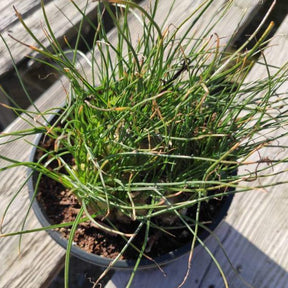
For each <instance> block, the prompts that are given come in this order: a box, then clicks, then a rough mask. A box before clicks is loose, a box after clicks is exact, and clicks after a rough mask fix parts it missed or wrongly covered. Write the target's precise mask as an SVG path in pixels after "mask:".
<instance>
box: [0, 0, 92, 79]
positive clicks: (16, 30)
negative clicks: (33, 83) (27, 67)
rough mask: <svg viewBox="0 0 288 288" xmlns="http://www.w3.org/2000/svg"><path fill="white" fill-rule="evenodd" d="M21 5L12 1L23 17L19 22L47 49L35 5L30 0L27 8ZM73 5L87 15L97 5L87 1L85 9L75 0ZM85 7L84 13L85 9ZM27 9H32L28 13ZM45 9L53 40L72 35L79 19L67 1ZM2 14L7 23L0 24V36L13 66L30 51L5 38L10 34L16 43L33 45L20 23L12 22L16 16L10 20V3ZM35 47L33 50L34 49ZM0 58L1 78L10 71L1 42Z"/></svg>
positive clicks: (12, 13)
mask: <svg viewBox="0 0 288 288" xmlns="http://www.w3.org/2000/svg"><path fill="white" fill-rule="evenodd" d="M23 2H25V1H15V7H16V8H17V10H18V12H19V13H24V16H23V20H24V21H25V23H26V24H27V26H28V27H30V28H31V31H33V33H34V34H35V35H36V37H37V38H38V40H39V41H41V43H42V44H43V45H44V46H46V47H48V46H49V45H50V43H49V41H48V39H47V38H46V36H45V33H44V31H43V27H42V25H43V23H44V21H41V20H40V19H43V18H42V17H43V14H42V10H41V7H40V4H39V1H32V0H30V2H29V3H28V5H24V3H23ZM74 2H75V3H76V4H77V5H78V6H79V8H80V9H81V10H82V11H86V14H89V13H91V11H93V10H94V9H95V7H96V5H97V3H94V2H92V1H89V3H88V5H86V1H80V0H76V1H74ZM31 6H32V7H31ZM86 6H87V9H86V8H85V7H86ZM29 8H32V9H31V10H29ZM45 8H46V13H47V15H48V18H49V20H50V23H51V26H52V28H53V30H54V31H55V36H56V38H58V39H61V38H62V37H63V36H64V35H68V36H69V35H70V36H71V35H73V34H74V35H75V34H76V30H75V26H77V24H78V23H80V21H81V19H82V15H81V14H80V13H79V12H78V11H77V9H76V8H75V7H74V5H73V4H72V3H71V1H57V2H55V1H49V2H48V3H46V4H45ZM22 9H23V11H22ZM85 9H86V10H85ZM4 12H5V13H6V15H8V20H6V21H3V20H2V21H1V25H3V26H4V25H6V26H4V27H5V28H4V27H3V28H1V30H3V31H1V33H2V35H3V37H4V38H5V39H6V41H7V44H8V46H9V47H10V49H11V51H12V55H13V57H14V60H15V62H16V63H18V62H20V61H21V60H23V58H24V57H25V56H26V55H27V54H30V53H31V49H30V48H28V47H25V46H24V45H21V44H20V43H18V42H16V41H15V40H13V39H11V38H10V37H9V36H8V34H11V35H12V36H13V37H14V38H16V39H19V40H20V39H21V41H23V42H24V43H27V44H30V45H35V41H34V40H32V39H31V37H30V36H29V35H28V34H27V33H26V32H25V30H24V28H23V27H22V25H21V23H20V22H19V21H15V17H16V16H14V14H15V13H14V10H13V8H12V5H11V3H10V5H8V6H7V5H5V11H4ZM6 15H5V17H3V18H4V19H5V18H6ZM9 15H13V17H12V16H10V17H9ZM64 15H65V16H64ZM10 18H11V19H10ZM68 19H69V20H68ZM70 21H71V22H70ZM35 46H36V47H37V45H35ZM0 55H1V57H0V75H2V74H4V73H6V72H7V71H9V70H11V69H12V68H13V67H12V62H11V60H10V56H9V53H8V51H7V49H6V47H5V45H4V43H2V41H1V42H0Z"/></svg>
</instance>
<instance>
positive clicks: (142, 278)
mask: <svg viewBox="0 0 288 288" xmlns="http://www.w3.org/2000/svg"><path fill="white" fill-rule="evenodd" d="M147 2H148V1H146V2H145V3H147ZM196 2H197V3H196ZM200 2H201V1H195V5H196V4H199V3H200ZM215 2H216V1H215ZM225 2H226V1H224V0H222V1H217V3H215V4H213V6H212V10H211V11H213V12H215V11H217V10H219V9H221V7H223V6H222V5H223V4H224V3H225ZM177 4H178V5H176V7H177V9H174V10H173V11H172V12H171V14H170V16H169V17H170V18H169V23H175V22H177V20H179V19H180V18H182V19H183V17H184V16H185V15H188V13H189V11H190V12H191V11H192V9H193V8H195V7H191V3H190V1H188V0H186V1H183V0H182V1H180V0H178V2H177ZM51 5H52V4H51ZM160 5H161V7H159V11H161V13H159V15H158V17H159V18H158V19H162V18H161V17H163V15H165V11H167V7H168V6H169V5H167V1H164V0H162V1H161V2H160ZM255 5H258V3H257V4H255ZM255 5H254V4H253V5H252V4H251V1H248V0H246V1H244V0H242V1H240V0H239V1H235V5H233V6H232V8H231V12H230V14H228V17H227V18H225V19H226V20H225V21H223V22H220V23H218V24H217V25H216V27H215V29H214V30H213V32H212V33H214V32H215V33H218V34H219V36H220V37H221V38H222V37H227V38H226V39H227V40H228V39H229V37H230V36H231V35H232V34H233V33H234V31H235V30H236V29H237V28H238V25H239V21H240V20H241V19H242V16H243V14H245V12H246V13H248V12H249V11H251V10H252V9H253V8H254V7H255ZM210 13H212V12H210ZM245 15H249V14H245ZM246 17H248V16H246ZM245 19H246V18H245V17H244V18H243V19H242V21H245ZM131 21H135V19H134V20H133V19H131ZM208 21H210V18H209V14H208V15H206V17H203V19H201V23H202V24H199V26H198V29H199V30H200V28H201V27H204V25H205V24H206V23H208ZM227 23H228V24H227ZM38 24H39V23H38ZM137 25H138V22H137V21H136V22H135V27H137ZM133 27H134V26H133ZM137 32H138V31H137V29H136V28H135V32H134V33H135V39H137V35H138V34H137ZM110 36H111V39H113V37H115V31H114V32H112V33H111V34H110ZM20 38H21V39H22V37H20ZM63 83H64V84H65V83H66V85H67V82H66V81H65V80H63V81H62V83H60V82H58V83H56V84H55V85H53V86H52V87H51V89H49V90H48V91H47V92H46V93H44V94H43V96H42V97H41V98H40V99H39V100H38V101H37V102H36V105H37V106H39V108H40V109H41V110H45V109H47V108H48V107H53V106H57V105H60V104H61V103H62V102H63V100H64V99H65V93H64V90H63V87H62V85H63ZM25 127H27V124H26V123H25V122H24V121H22V120H20V119H17V120H16V121H14V122H13V123H12V124H11V125H10V126H9V127H8V128H7V129H6V131H11V130H14V129H19V130H20V129H24V128H25ZM29 140H31V139H29ZM0 149H1V153H2V152H3V153H5V155H7V156H10V157H14V158H15V159H18V160H20V159H21V160H24V159H27V157H28V155H29V152H30V149H31V147H30V146H29V145H28V144H27V143H26V142H25V141H23V140H21V141H17V142H15V143H11V144H7V145H4V146H0ZM1 165H4V164H3V163H2V164H1V162H0V166H1ZM25 177H26V174H25V170H23V169H15V170H13V171H10V172H8V173H2V174H1V178H0V205H1V206H0V214H2V213H3V211H4V209H5V207H6V206H7V204H8V203H9V200H10V199H11V197H12V195H13V193H15V191H17V188H18V187H19V185H20V183H22V181H23V179H25ZM26 192H27V190H25V189H24V190H23V191H22V192H21V195H19V197H18V198H17V200H16V202H15V203H14V204H13V207H11V211H10V213H8V215H7V219H6V221H7V224H5V226H4V231H5V229H7V226H8V227H9V229H10V228H11V227H14V228H15V230H17V228H18V227H19V225H21V220H22V219H23V218H22V212H23V211H25V208H27V207H28V205H29V201H28V197H27V193H26ZM253 195H254V194H253ZM240 196H241V195H240ZM240 199H241V198H240ZM234 202H235V203H236V204H233V205H234V206H235V205H236V208H235V209H234V210H235V213H238V212H237V211H239V210H237V205H239V204H237V203H238V202H239V201H238V200H237V201H234ZM240 202H241V200H240ZM244 211H245V210H244ZM243 213H244V212H243ZM230 217H232V218H231V219H232V220H233V219H234V218H236V220H237V219H238V218H237V217H236V216H235V214H232V216H230ZM232 220H230V221H231V224H230V223H229V222H227V223H229V225H228V224H227V225H226V226H225V225H224V226H223V225H222V228H221V229H220V230H219V231H220V232H219V233H220V236H221V239H224V238H225V236H226V234H227V235H234V234H233V233H232V232H231V230H233V229H234V222H233V221H234V220H233V221H232ZM236 220H235V221H236ZM237 221H238V220H237ZM237 223H238V222H237ZM36 225H37V220H36V219H35V217H34V216H33V214H31V216H30V217H29V218H28V221H27V227H35V226H36ZM232 225H233V227H232ZM233 231H234V230H233ZM229 233H230V234H229ZM231 233H232V234H231ZM237 236H238V234H237V231H236V230H235V235H234V236H233V237H232V236H230V237H231V238H233V239H234V240H233V239H232V240H233V241H238V240H237V239H238V238H237ZM240 236H241V235H240ZM240 236H239V237H240ZM235 239H236V240H235ZM241 239H242V238H241ZM244 240H245V239H244ZM225 243H226V242H225ZM17 245H18V239H17V238H15V237H13V238H7V239H1V241H0V259H4V263H5V265H3V267H1V268H2V269H1V270H0V286H1V287H7V288H8V287H9V288H13V287H45V286H44V285H45V284H47V283H48V282H47V281H48V280H49V278H51V273H52V274H53V273H54V272H55V269H57V267H59V265H60V264H61V263H62V262H63V255H64V251H63V249H61V248H60V247H58V245H57V244H56V243H54V242H53V241H51V239H50V237H49V236H48V235H46V234H45V233H37V234H36V235H32V234H30V235H25V237H24V242H23V244H22V248H23V250H22V253H21V256H20V257H18V247H17ZM211 245H212V246H211V247H212V248H211V249H216V246H217V245H215V241H211ZM243 246H244V245H243ZM245 247H246V246H245ZM247 247H248V246H247ZM247 247H246V248H247ZM248 248H249V247H248ZM248 248H247V249H248ZM227 249H228V251H230V250H231V246H229V247H228V248H227ZM249 249H250V248H249ZM249 249H248V250H249ZM251 249H252V248H251ZM235 251H236V249H235ZM237 251H238V250H237ZM232 252H233V251H232ZM197 255H198V256H197ZM196 259H198V260H199V261H198V260H197V261H196ZM237 259H238V258H237ZM196 262H197V264H193V265H194V266H195V265H196V266H197V267H198V268H202V269H199V271H198V274H196V273H195V272H193V275H194V276H192V277H194V278H189V281H188V282H187V283H190V285H191V283H193V284H194V283H196V282H197V283H200V282H201V281H202V283H204V282H203V281H206V280H205V279H206V278H205V277H204V275H206V274H207V273H206V271H210V270H209V267H210V266H211V265H210V264H209V265H208V266H207V263H210V262H209V257H207V255H206V254H205V253H202V252H201V251H200V252H197V253H196V255H195V263H196ZM2 263H3V262H2ZM55 267H56V268H55ZM169 267H170V266H169ZM169 267H167V269H170V270H169V271H170V272H169V271H168V277H166V278H165V279H164V278H163V277H162V274H161V273H160V275H159V271H154V272H152V273H151V272H149V273H148V274H145V273H144V272H143V273H144V274H142V272H141V275H139V278H138V276H137V279H138V280H137V281H139V282H137V287H149V284H151V287H173V286H172V285H173V284H175V283H179V281H181V279H182V278H183V275H184V273H185V267H186V261H185V259H184V260H182V261H180V262H177V263H176V266H171V267H170V268H169ZM197 267H196V268H197ZM284 267H287V266H284ZM193 269H194V268H193ZM35 271H37V273H35ZM193 271H194V270H193ZM196 271H197V270H196ZM209 273H210V272H209ZM169 275H171V276H170V277H169ZM209 275H210V274H209ZM209 275H208V276H207V277H210V276H209ZM215 275H216V274H215ZM160 276H161V277H160ZM217 277H218V276H217ZM125 279H127V275H125V273H124V274H122V273H118V272H117V273H116V274H115V276H114V277H113V278H112V282H111V283H110V284H109V285H110V286H107V287H123V285H124V283H125ZM173 279H175V280H173ZM201 279H202V280H201ZM203 279H204V280H203ZM212 279H214V278H212ZM196 280H197V281H196ZM216 280H217V279H216ZM216 280H215V281H216ZM149 281H150V282H149ZM157 281H160V282H161V283H162V284H163V285H164V284H165V285H164V286H161V284H159V285H158V284H157V283H158V282H157ZM173 281H174V282H173ZM217 281H219V279H218V280H217ZM217 281H216V282H215V283H217ZM113 283H114V284H113ZM138 284H139V286H138ZM111 285H114V286H111ZM115 285H116V286H115ZM141 285H142V286H141ZM187 285H188V284H187ZM209 285H210V284H209ZM187 287H188V286H187ZM199 287H200V285H199ZM203 287H205V286H203ZM215 287H217V288H218V287H223V285H222V284H220V286H215ZM236 287H241V286H236ZM263 287H264V286H263ZM279 287H281V286H279ZM283 287H284V286H283Z"/></svg>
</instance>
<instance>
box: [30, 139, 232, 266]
mask: <svg viewBox="0 0 288 288" xmlns="http://www.w3.org/2000/svg"><path fill="white" fill-rule="evenodd" d="M41 136H42V135H39V136H38V137H37V138H36V140H35V143H34V144H35V145H34V148H33V150H32V153H31V157H30V161H33V160H34V159H35V153H36V149H37V148H36V146H37V145H38V143H39V141H40V139H41ZM30 173H31V170H29V174H30ZM28 189H29V197H30V200H31V201H32V199H33V195H34V183H33V177H31V178H30V179H29V182H28ZM232 199H233V194H231V195H230V196H227V197H226V198H225V200H223V205H222V207H221V209H220V210H219V211H218V213H217V214H216V217H215V219H214V221H213V222H212V223H211V224H210V225H208V228H209V229H210V230H214V229H215V228H216V227H217V226H218V225H219V224H220V222H221V221H222V220H223V219H224V218H225V216H226V214H227V211H228V209H229V207H230V205H231V202H232ZM32 207H33V210H34V212H35V214H36V216H37V218H38V220H39V222H40V223H41V225H42V226H43V227H47V226H50V225H51V223H50V222H49V219H48V217H47V216H46V215H45V211H43V210H42V209H41V206H40V204H39V203H38V201H37V199H34V200H33V203H32ZM47 232H48V234H49V235H50V236H51V237H52V238H53V239H54V240H55V241H56V242H57V243H58V244H59V245H61V246H62V247H63V248H65V249H66V247H67V243H68V241H67V240H66V239H65V238H63V237H62V236H61V234H60V233H59V232H57V231H54V230H47ZM208 236H209V232H207V231H204V232H202V233H200V234H199V238H200V239H201V240H205V239H206V238H207V237H208ZM190 249H191V244H190V243H188V244H186V245H185V246H183V247H181V248H179V249H176V250H174V251H171V252H169V253H167V254H165V255H162V256H160V257H156V258H155V259H154V260H155V262H156V263H157V264H158V265H161V266H163V265H166V264H168V263H170V262H173V261H174V260H175V259H177V258H180V257H182V256H184V255H186V254H187V253H189V251H190ZM71 254H72V255H73V256H76V257H78V258H80V259H82V260H84V261H87V262H89V263H92V264H94V265H97V266H101V267H107V266H108V265H109V264H110V263H111V261H112V260H111V259H109V258H105V257H102V256H98V255H96V254H92V253H88V252H86V251H84V250H82V249H81V248H79V247H78V246H72V249H71ZM134 265H135V260H119V261H118V262H117V263H116V264H115V265H114V266H113V269H116V270H131V269H133V267H134ZM155 267H156V265H155V263H154V262H152V261H149V260H148V259H146V258H143V259H142V260H141V263H140V265H139V268H138V270H142V269H149V268H155Z"/></svg>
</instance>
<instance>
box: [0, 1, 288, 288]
mask: <svg viewBox="0 0 288 288" xmlns="http://www.w3.org/2000/svg"><path fill="white" fill-rule="evenodd" d="M108 2H109V3H108ZM212 2H213V1H205V2H203V3H202V4H201V5H200V6H199V7H198V9H196V10H195V11H194V13H192V14H191V15H190V16H189V17H188V18H186V19H185V20H184V21H183V22H181V23H180V24H178V25H177V26H173V25H167V23H165V24H163V25H162V26H159V24H158V23H156V21H155V15H156V13H157V12H158V11H157V4H158V1H155V3H154V4H153V5H151V7H149V9H148V10H146V9H144V8H143V7H142V6H139V5H138V4H135V3H134V2H132V1H125V0H110V1H103V2H102V5H99V6H98V14H97V19H98V21H97V23H96V24H94V23H92V22H91V21H90V20H89V19H86V18H85V13H84V12H82V11H80V10H79V13H83V19H84V20H87V21H88V22H89V24H90V25H91V27H92V28H93V29H94V31H95V37H94V40H93V45H92V49H91V54H90V55H89V57H87V56H86V55H83V53H81V52H80V51H79V50H78V49H77V48H78V45H79V41H80V39H81V31H80V30H81V29H79V33H78V37H77V39H76V44H75V45H74V47H72V45H71V44H70V42H69V39H66V38H65V43H66V44H65V46H66V47H65V48H63V47H62V46H61V45H60V43H59V41H58V40H57V39H56V38H55V36H54V34H53V30H52V28H51V26H50V23H49V20H48V18H47V16H46V14H45V6H44V3H43V1H42V7H43V14H44V20H45V24H46V28H45V29H46V30H45V33H47V39H48V40H49V41H50V43H51V47H50V49H47V48H45V47H44V46H43V45H42V44H41V43H40V42H39V41H38V40H37V38H36V37H35V36H34V35H33V33H32V32H31V31H30V30H29V27H27V26H26V25H25V23H24V22H23V20H22V18H21V15H20V14H19V13H18V11H17V10H16V14H17V15H18V18H19V20H20V21H21V22H22V23H23V25H24V27H25V28H26V29H27V32H28V33H29V34H30V35H31V36H32V38H34V41H35V42H36V44H37V46H35V45H33V46H32V45H29V44H27V43H23V45H28V46H29V47H31V49H32V50H33V51H36V52H37V53H38V54H40V55H41V56H42V57H39V58H35V60H36V61H40V62H41V63H42V64H45V65H48V66H50V67H52V68H53V69H54V70H55V71H57V72H58V73H60V74H62V75H65V76H66V77H67V78H68V79H69V81H70V91H69V93H68V95H67V101H66V103H64V104H63V106H62V107H54V108H53V109H49V110H48V111H45V112H40V111H36V112H35V111H24V112H23V111H22V110H21V109H18V108H12V109H14V111H15V112H16V113H17V112H18V113H19V112H23V113H24V114H26V115H28V116H29V117H30V118H32V119H35V118H37V119H38V120H37V122H38V126H37V127H35V126H34V123H31V129H29V130H27V131H24V132H23V131H21V132H19V137H21V136H22V135H23V134H35V135H36V134H40V136H38V138H37V140H36V142H35V143H32V147H33V154H32V156H31V160H30V161H28V162H24V163H20V162H17V161H16V160H15V159H7V158H5V157H4V156H2V155H0V158H2V159H4V160H6V161H10V162H12V164H11V165H8V166H7V167H4V168H1V171H3V173H5V170H6V169H8V168H9V167H14V166H15V165H24V166H27V167H28V168H29V177H30V182H29V185H30V193H31V201H32V203H33V205H34V206H35V210H36V211H38V209H40V208H41V209H42V208H44V210H45V211H44V212H41V213H42V214H40V216H38V217H39V219H40V220H41V221H42V222H43V223H44V226H45V227H44V228H43V229H47V230H49V231H50V233H51V235H52V237H54V238H58V239H60V238H61V237H62V236H63V235H64V236H65V237H67V239H68V240H67V241H66V242H65V240H63V239H60V240H59V241H60V242H61V243H62V245H63V246H67V253H66V272H67V271H68V268H69V256H70V251H71V249H72V251H73V249H74V251H75V253H76V254H77V253H78V256H79V255H80V257H82V256H81V255H82V253H83V252H81V250H80V249H79V248H77V247H74V246H73V244H74V242H76V243H78V245H79V246H86V248H87V246H89V247H88V250H89V249H91V251H92V250H93V251H98V253H102V256H103V255H105V257H96V258H98V259H102V260H101V261H102V263H101V262H100V263H98V264H99V265H104V266H107V269H106V270H105V272H104V274H105V273H106V272H107V271H108V270H109V269H111V267H115V266H116V267H117V265H119V266H118V268H125V267H127V266H129V267H130V269H132V270H133V271H134V272H135V271H136V270H137V269H141V268H147V267H150V266H151V263H152V264H153V265H154V266H155V265H156V266H158V267H159V269H161V268H160V266H159V263H158V260H157V259H159V258H157V257H160V259H162V260H163V257H164V260H163V263H167V262H168V261H170V260H171V257H172V256H173V255H174V254H177V253H178V251H179V250H180V252H181V253H182V247H183V246H185V245H186V247H187V243H189V246H188V247H189V251H190V255H191V256H192V252H193V249H194V247H195V245H196V243H197V242H198V243H200V244H201V245H203V246H204V244H203V237H202V232H203V231H204V232H205V231H206V232H207V231H208V232H209V231H210V228H211V227H212V226H213V225H214V226H215V223H216V222H219V221H218V220H219V219H216V220H214V219H213V218H214V217H216V218H218V217H219V215H223V214H225V213H226V210H225V209H227V208H226V205H227V204H229V202H231V197H230V195H233V194H234V193H235V192H245V191H248V190H251V189H252V188H249V187H251V186H249V187H247V186H246V185H245V182H247V181H249V182H250V181H254V180H256V179H261V177H273V175H275V174H276V173H279V172H276V171H275V172H274V169H273V168H274V167H275V166H276V165H277V164H279V163H283V161H286V159H273V160H272V159H261V158H259V159H257V160H255V161H253V162H251V161H250V162H249V164H251V165H252V164H254V165H255V171H254V172H250V171H244V172H241V173H240V172H239V168H240V167H242V166H243V165H247V164H248V160H247V159H248V158H249V157H250V156H251V155H253V154H256V155H258V154H259V155H261V150H262V149H269V147H274V146H275V145H276V146H279V147H281V144H280V141H279V140H280V138H281V137H285V136H286V134H287V132H285V131H284V132H281V133H280V134H279V133H278V134H277V133H275V132H278V131H281V129H282V128H283V127H284V125H286V124H287V115H286V114H287V113H286V110H285V107H284V108H283V107H282V102H281V101H280V100H281V99H280V97H278V96H277V95H276V90H277V89H278V88H279V86H281V84H282V83H283V82H284V81H286V80H287V70H286V69H285V66H284V67H283V68H281V69H279V70H278V71H277V72H276V73H275V74H274V75H270V74H269V65H268V64H267V63H265V65H267V71H268V73H267V77H266V78H265V79H259V80H257V81H254V82H251V83H247V82H245V76H246V75H247V74H248V73H249V72H250V71H251V69H252V67H253V64H254V62H255V55H257V54H259V53H260V52H261V50H262V48H263V47H264V45H265V44H266V42H265V40H266V37H267V35H268V34H269V31H270V30H271V25H270V26H269V27H268V28H267V30H266V31H265V32H264V34H263V35H262V36H261V37H260V39H259V40H258V41H257V42H256V44H255V45H253V47H252V48H250V49H249V50H248V49H246V50H245V48H246V46H247V44H248V43H249V40H248V41H246V42H245V43H244V44H243V46H242V47H240V49H238V50H237V51H235V52H234V53H228V52H227V51H226V50H225V49H224V48H225V47H221V41H220V39H219V37H218V36H217V35H213V36H210V34H211V31H213V24H211V26H209V27H206V30H205V31H204V32H203V34H202V35H201V37H198V36H197V37H194V35H193V27H194V26H195V25H196V23H197V21H198V20H199V19H200V18H201V16H202V14H203V13H204V12H205V10H206V9H208V8H209V6H210V5H211V3H212ZM111 4H113V9H112V6H110V5H111ZM76 7H77V6H76ZM104 11H105V13H108V14H109V16H110V19H111V20H112V21H113V23H114V25H115V28H116V30H117V37H116V38H117V41H116V42H111V41H110V39H109V35H108V34H107V33H106V31H105V27H104V23H103V21H102V18H103V15H104ZM132 14H133V15H132ZM224 15H225V11H224V12H223V14H221V15H220V14H219V17H220V18H221V17H223V16H224ZM129 17H137V19H138V20H139V26H140V27H141V29H142V30H141V33H139V38H138V39H132V36H131V30H132V29H133V28H134V27H130V25H129ZM168 24H170V23H168ZM185 25H188V27H186V26H185ZM183 27H185V28H183ZM255 35H256V32H255ZM255 35H252V36H251V37H250V38H251V39H252V38H253V36H255ZM2 39H3V38H2ZM3 41H5V40H4V39H3ZM17 41H21V40H17ZM8 49H9V48H8ZM70 55H72V57H69V56H70ZM83 63H84V64H83ZM83 67H85V69H84V68H83ZM88 67H89V69H90V71H88ZM88 74H89V75H88ZM87 75H88V76H87ZM40 117H41V118H42V120H39V119H40ZM11 133H13V134H14V135H17V132H11ZM9 135H10V134H9V133H8V134H3V135H2V134H1V136H0V137H1V138H5V137H7V136H9ZM16 138H17V137H16ZM15 141H16V140H15ZM262 163H264V164H265V163H266V164H269V165H261V164H262ZM271 169H272V170H271ZM271 185H272V184H271ZM259 187H261V184H260V186H259V184H257V183H256V182H255V187H254V188H259ZM236 188H237V189H236ZM12 201H13V200H12ZM63 203H64V206H65V208H64V209H62V208H60V206H59V205H60V204H62V206H63ZM68 204H69V205H68ZM57 205H58V206H59V207H58V206H57ZM62 206H61V207H62ZM51 207H52V208H53V209H52V210H51V209H50V208H51ZM223 207H224V208H223ZM223 209H224V210H223ZM223 211H224V212H223ZM36 213H38V212H36ZM4 216H5V215H4ZM47 219H50V221H52V222H50V223H48V222H47ZM209 223H212V226H207V225H208V224H209ZM209 227H210V228H209ZM55 229H56V230H57V232H55V231H54V230H55ZM35 230H39V229H35ZM89 231H90V235H88V236H84V234H87V233H89ZM91 231H92V232H91ZM201 231H202V232H201ZM23 233H25V231H19V232H17V233H5V234H2V235H0V236H1V237H4V236H9V235H10V236H11V235H15V234H23ZM59 233H62V234H61V235H62V236H61V237H59ZM85 237H86V238H85ZM84 238H85V239H86V240H87V238H88V242H84V240H83V239H84ZM167 239H169V240H167ZM89 241H90V242H89ZM61 243H60V244H61ZM163 243H165V244H167V247H165V245H163ZM91 246H93V247H92V248H91ZM160 248H161V249H162V248H163V249H162V250H161V249H160ZM206 249H207V248H206ZM77 251H78V252H77ZM171 251H172V252H171ZM175 251H176V252H175ZM189 251H188V252H189ZM96 253H97V252H96ZM163 255H165V256H163ZM167 255H168V256H167ZM85 257H86V256H85ZM161 257H162V258H161ZM167 257H168V258H167ZM211 257H213V255H211ZM87 258H88V261H89V259H94V258H95V255H94V256H93V254H91V256H87ZM129 258H132V263H133V264H132V268H131V265H130V262H129V261H123V259H129ZM213 259H214V258H213ZM91 261H94V260H91ZM214 261H216V259H214ZM119 263H120V264H119ZM163 263H162V264H163ZM160 264H161V263H160ZM188 272H189V269H188ZM104 274H103V275H104ZM222 274H223V273H222ZM67 275H68V273H66V276H67ZM131 275H132V276H131V279H130V281H129V283H128V284H127V287H128V286H130V285H131V282H132V279H133V273H132V274H131ZM223 277H225V276H224V275H223ZM67 283H68V282H67V279H66V285H67Z"/></svg>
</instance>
